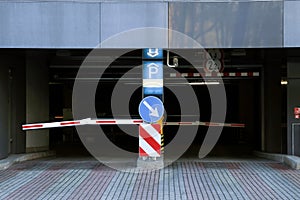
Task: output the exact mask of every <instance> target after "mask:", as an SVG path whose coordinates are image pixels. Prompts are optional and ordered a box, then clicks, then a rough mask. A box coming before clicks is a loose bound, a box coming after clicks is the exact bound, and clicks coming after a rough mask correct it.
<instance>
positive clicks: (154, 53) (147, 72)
mask: <svg viewBox="0 0 300 200" xmlns="http://www.w3.org/2000/svg"><path fill="white" fill-rule="evenodd" d="M142 68H143V99H142V101H141V103H140V105H139V114H140V116H141V118H142V119H143V122H144V124H143V125H140V133H139V144H140V151H139V152H140V154H139V155H140V157H141V158H143V160H145V159H147V157H151V158H153V159H154V160H156V157H160V156H161V135H162V134H163V131H162V120H161V119H162V118H163V115H164V106H163V84H164V83H163V49H159V48H147V49H143V67H142ZM152 126H153V127H155V128H156V129H157V130H160V131H156V133H159V134H155V140H156V141H157V142H158V143H159V149H157V148H158V147H157V146H156V149H154V150H155V152H156V153H152V154H151V153H145V151H143V150H142V151H141V149H143V148H146V147H145V145H148V144H149V143H148V144H147V142H145V141H152V140H154V134H152V135H151V134H150V133H148V132H147V130H154V129H153V128H151V127H152ZM145 127H148V128H145ZM145 131H146V132H147V134H146V135H147V136H149V138H145V137H144V136H145ZM152 132H153V133H154V132H155V131H152ZM152 136H153V137H152ZM148 147H149V146H148ZM148 149H149V148H148Z"/></svg>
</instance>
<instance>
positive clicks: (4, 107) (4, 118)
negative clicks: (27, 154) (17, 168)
mask: <svg viewBox="0 0 300 200" xmlns="http://www.w3.org/2000/svg"><path fill="white" fill-rule="evenodd" d="M0 91H1V95H0V110H1V111H0V159H3V158H5V157H7V155H8V148H9V147H8V143H9V139H8V138H9V129H8V62H7V59H6V58H5V56H0Z"/></svg>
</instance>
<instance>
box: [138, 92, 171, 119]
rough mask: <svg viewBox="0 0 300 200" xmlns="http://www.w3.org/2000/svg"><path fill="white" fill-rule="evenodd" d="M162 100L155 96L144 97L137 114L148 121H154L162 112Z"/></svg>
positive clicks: (160, 116) (159, 117)
mask: <svg viewBox="0 0 300 200" xmlns="http://www.w3.org/2000/svg"><path fill="white" fill-rule="evenodd" d="M164 111H165V110H164V105H163V102H162V101H161V100H160V99H159V98H157V97H155V96H148V97H145V98H144V99H143V100H142V101H141V103H140V105H139V114H140V116H141V118H142V119H143V120H144V121H145V122H148V123H156V122H157V121H159V120H160V119H161V118H162V116H163V114H164Z"/></svg>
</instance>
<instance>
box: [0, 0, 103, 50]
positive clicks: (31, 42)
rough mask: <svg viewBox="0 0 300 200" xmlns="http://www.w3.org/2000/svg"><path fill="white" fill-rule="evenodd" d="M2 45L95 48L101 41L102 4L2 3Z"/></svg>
mask: <svg viewBox="0 0 300 200" xmlns="http://www.w3.org/2000/svg"><path fill="white" fill-rule="evenodd" d="M0 27H1V28H0V47H2V48H5V47H9V48H14V47H15V48H77V47H78V48H92V47H95V46H96V45H97V44H98V43H99V41H100V31H99V27H100V4H99V3H75V2H73V3H72V2H23V3H20V2H18V3H16V2H11V3H8V2H5V3H3V2H1V3H0Z"/></svg>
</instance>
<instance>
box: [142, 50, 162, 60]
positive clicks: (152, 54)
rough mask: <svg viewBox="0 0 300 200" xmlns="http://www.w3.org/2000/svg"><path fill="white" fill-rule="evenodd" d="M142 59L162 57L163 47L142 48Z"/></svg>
mask: <svg viewBox="0 0 300 200" xmlns="http://www.w3.org/2000/svg"><path fill="white" fill-rule="evenodd" d="M143 59H152V60H153V59H161V60H162V59H163V49H159V48H147V49H143Z"/></svg>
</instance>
